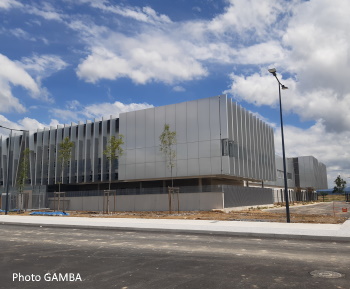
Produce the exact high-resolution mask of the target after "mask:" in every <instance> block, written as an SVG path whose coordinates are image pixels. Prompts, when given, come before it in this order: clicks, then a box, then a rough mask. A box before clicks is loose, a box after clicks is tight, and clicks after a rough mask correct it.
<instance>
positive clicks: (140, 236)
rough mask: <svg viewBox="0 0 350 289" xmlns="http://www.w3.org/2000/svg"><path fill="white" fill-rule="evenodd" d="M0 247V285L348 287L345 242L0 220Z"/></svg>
mask: <svg viewBox="0 0 350 289" xmlns="http://www.w3.org/2000/svg"><path fill="white" fill-rule="evenodd" d="M0 250H1V251H0V252H1V253H0V288H76V289H78V288H85V289H87V288H120V289H131V288H139V289H147V288H159V289H160V288H161V289H167V288H181V289H182V288H190V289H196V288H201V289H203V288H215V289H216V288H277V289H280V288H308V289H312V288H317V289H320V288H327V289H331V288H338V289H339V288H344V289H345V288H346V289H349V288H350V254H349V252H350V243H349V242H346V243H345V242H325V241H322V242H318V241H310V240H293V239H289V240H276V239H258V238H242V237H228V236H215V235H196V234H176V233H151V232H128V231H121V230H96V229H62V228H48V227H39V226H36V227H34V226H13V225H0ZM314 271H316V273H320V274H319V275H318V276H320V277H315V276H312V275H311V274H310V272H314ZM329 272H335V273H329ZM336 273H338V274H336ZM325 277H337V278H325ZM59 278H61V281H59ZM69 278H70V279H71V280H73V279H74V280H76V281H66V280H67V279H68V280H69ZM39 279H40V281H38V280H39ZM52 279H53V280H52ZM56 279H58V281H57V280H56ZM80 279H81V281H80ZM26 280H27V281H26ZM32 280H33V281H32ZM50 280H52V281H50Z"/></svg>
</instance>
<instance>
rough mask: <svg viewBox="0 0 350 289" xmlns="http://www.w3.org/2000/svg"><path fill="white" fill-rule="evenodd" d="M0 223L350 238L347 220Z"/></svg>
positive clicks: (35, 219) (18, 219) (2, 220)
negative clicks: (334, 222)
mask: <svg viewBox="0 0 350 289" xmlns="http://www.w3.org/2000/svg"><path fill="white" fill-rule="evenodd" d="M0 224H2V225H4V224H16V225H34V226H45V227H61V228H62V227H67V228H72V227H73V228H74V227H76V228H85V229H86V228H93V229H110V230H113V229H114V230H117V229H126V230H133V231H154V232H177V233H180V232H181V233H202V234H213V235H228V236H229V235H232V236H252V237H269V238H302V239H314V240H328V241H350V220H347V221H346V222H345V223H343V224H303V223H289V224H288V223H272V222H245V221H244V222H243V221H215V220H180V219H179V220H176V219H131V218H129V219H124V218H85V217H55V216H14V215H0Z"/></svg>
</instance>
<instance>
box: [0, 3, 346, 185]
mask: <svg viewBox="0 0 350 289" xmlns="http://www.w3.org/2000/svg"><path fill="white" fill-rule="evenodd" d="M349 11H350V1H348V0H332V1H329V0H310V1H302V0H290V1H289V0H264V1H261V0H177V1H171V0H133V1H131V0H119V1H117V0H114V1H112V0H55V1H54V0H51V1H50V0H26V1H20V0H0V23H1V25H0V104H1V105H0V125H3V126H7V127H11V128H17V129H29V130H36V129H37V128H43V127H48V126H50V125H53V126H54V125H57V124H63V123H71V122H75V123H77V122H79V121H85V120H86V119H89V120H93V119H94V118H97V119H100V118H101V117H103V116H106V117H108V116H109V115H115V116H118V113H119V112H123V111H130V110H135V109H142V108H146V107H151V106H160V105H165V104H171V103H178V102H182V101H188V100H193V99H198V98H204V97H210V96H215V95H219V94H222V93H227V94H228V95H229V96H230V97H233V98H234V99H235V100H236V101H238V102H239V103H240V104H241V105H242V106H243V107H245V108H247V109H249V110H250V111H252V112H254V113H256V114H257V115H258V116H259V117H260V118H261V119H263V120H264V121H266V122H268V123H269V124H270V125H272V126H273V127H275V138H276V151H277V154H280V155H281V140H280V139H281V138H280V127H279V106H278V85H277V82H276V79H274V77H273V76H272V75H271V74H269V73H268V71H267V69H268V68H271V67H276V69H277V71H278V77H279V79H280V80H281V82H282V83H283V84H284V85H286V86H288V87H289V89H288V90H284V91H283V92H282V98H283V109H284V122H285V140H286V154H287V156H289V157H293V156H302V155H313V156H315V157H316V158H318V159H319V160H320V161H322V162H324V163H325V164H326V165H327V168H328V180H329V185H330V186H333V180H334V179H335V177H336V176H337V175H338V174H340V175H341V176H342V177H343V178H344V179H347V178H348V176H350V172H349V169H350V163H349V140H350V113H349V111H350V78H349V77H350V29H349V27H350V17H349V16H348V12H349ZM0 134H2V135H7V134H8V132H7V131H0ZM347 181H349V182H350V180H347Z"/></svg>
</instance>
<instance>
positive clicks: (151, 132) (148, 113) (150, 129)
mask: <svg viewBox="0 0 350 289" xmlns="http://www.w3.org/2000/svg"><path fill="white" fill-rule="evenodd" d="M154 112H155V110H154V109H152V108H151V109H146V110H145V139H146V147H147V148H150V147H155V145H156V142H155V139H156V137H155V115H154ZM120 122H122V120H120Z"/></svg>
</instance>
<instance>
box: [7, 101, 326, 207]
mask: <svg viewBox="0 0 350 289" xmlns="http://www.w3.org/2000/svg"><path fill="white" fill-rule="evenodd" d="M165 124H168V125H169V126H170V130H172V131H175V132H176V137H177V143H176V145H175V146H174V148H173V149H174V150H175V151H176V162H175V166H174V168H173V170H170V169H169V168H168V167H167V162H166V158H165V156H164V154H162V152H161V151H160V149H159V146H160V140H159V136H160V135H161V133H162V131H163V129H164V125H165ZM119 135H122V136H123V139H124V145H123V150H124V153H123V155H122V156H120V158H119V159H118V160H117V161H115V162H114V163H113V164H112V168H111V170H112V174H111V183H112V189H113V190H117V195H122V196H123V197H122V196H120V197H119V196H118V198H119V199H122V198H129V199H128V200H126V199H125V202H126V203H128V202H129V205H125V206H124V207H123V206H121V204H120V203H121V202H120V201H119V203H118V206H119V207H118V209H119V210H129V209H136V208H138V207H137V206H136V205H135V204H134V205H130V202H131V201H130V198H131V196H133V197H132V198H134V199H135V196H136V195H137V196H139V199H140V198H145V195H150V194H153V195H154V196H155V195H158V194H160V195H162V196H160V198H163V199H164V196H166V192H167V187H168V186H169V185H170V183H171V182H170V181H171V180H172V179H173V180H174V185H175V186H176V187H180V192H181V193H184V194H181V199H182V203H184V201H183V200H186V202H185V204H182V208H184V207H186V206H187V207H188V208H190V209H191V208H192V209H193V208H199V209H209V208H220V207H227V206H237V205H261V204H268V203H272V202H273V199H272V194H271V190H270V189H264V188H259V189H257V188H244V186H245V185H246V184H247V183H249V182H255V183H261V184H264V183H272V182H275V180H276V172H277V174H278V173H279V172H278V171H276V162H275V149H274V135H273V129H272V128H271V127H270V126H269V125H267V124H266V123H264V122H263V121H262V120H260V119H259V118H257V117H256V116H255V115H254V114H252V113H251V112H249V111H247V110H245V109H244V108H242V107H241V106H240V105H238V104H237V103H235V102H233V101H232V100H231V99H230V98H228V97H227V96H226V95H220V96H216V97H211V98H205V99H199V100H194V101H189V102H184V103H179V104H172V105H166V106H161V107H155V108H148V109H144V110H139V111H132V112H126V113H121V114H120V115H119V118H116V117H112V116H111V117H110V118H108V119H103V120H101V121H99V120H95V121H93V122H91V121H86V123H79V124H75V123H72V124H71V125H65V126H58V127H51V128H48V129H43V130H38V131H37V132H30V133H29V134H25V135H24V136H23V135H16V136H13V137H12V138H11V141H10V142H9V138H6V139H2V140H1V141H0V167H1V171H0V185H1V189H2V207H4V199H5V197H6V194H7V192H8V194H9V195H10V196H11V200H12V199H13V198H12V197H14V198H15V197H16V195H18V192H17V191H18V190H17V188H16V183H17V181H16V180H17V175H18V169H19V167H20V165H19V164H20V162H21V153H22V152H23V150H24V148H29V151H30V154H29V163H30V169H29V173H28V176H29V178H28V181H27V186H26V192H28V194H27V195H26V198H27V199H30V201H28V202H29V203H30V204H31V206H32V207H38V206H39V207H43V206H48V205H50V206H51V205H52V204H50V203H48V200H52V198H54V196H55V195H54V192H57V191H58V190H59V188H58V183H61V186H60V187H61V190H63V191H65V192H66V197H67V200H68V202H67V203H70V204H67V206H68V207H69V206H70V207H69V208H71V209H72V208H73V207H74V206H73V203H75V202H76V200H78V199H77V198H78V197H79V198H83V197H85V199H86V198H88V197H91V199H90V202H89V205H86V206H85V208H88V209H89V210H91V209H96V208H97V209H101V205H100V203H101V201H100V199H98V198H100V196H101V191H102V192H103V191H104V190H106V189H108V183H109V176H110V174H109V170H110V167H109V161H108V160H107V159H106V156H105V155H104V150H105V148H106V145H107V143H108V140H109V139H110V137H111V136H119ZM66 137H68V138H69V139H70V141H72V142H73V143H74V146H73V149H72V157H71V160H70V162H69V165H68V167H67V168H66V169H64V171H63V174H62V172H61V166H60V165H59V160H58V148H59V146H60V143H61V142H62V141H63V139H64V138H66ZM9 143H10V147H9ZM9 160H10V161H9ZM303 161H304V159H301V160H300V161H299V159H298V164H299V163H302V162H303ZM299 172H303V171H302V170H301V169H300V170H299ZM61 175H63V179H62V180H61ZM7 180H8V183H9V185H10V186H9V187H8V189H7V188H6V183H7ZM298 180H299V181H300V182H301V183H303V182H305V180H304V179H303V176H301V175H300V174H299V175H298ZM314 180H315V182H317V181H319V179H318V178H317V177H315V179H314ZM4 185H5V186H4ZM200 193H207V195H201V194H200ZM190 194H194V195H193V197H189V196H190ZM208 194H209V195H208ZM140 195H142V196H140ZM93 197H94V198H95V199H93ZM187 197H188V199H186V198H187ZM191 198H192V199H191ZM205 198H207V201H206V202H203V200H204V199H205ZM15 199H16V198H15ZM22 199H23V197H22ZM91 200H93V201H91ZM22 202H23V201H22ZM28 202H27V203H28ZM79 202H81V201H79ZM96 202H99V204H98V205H96ZM132 202H136V201H135V200H134V201H132ZM142 202H143V203H145V202H146V203H147V202H148V201H145V199H142ZM154 202H158V201H154ZM160 202H163V203H164V200H162V201H160ZM191 202H193V203H195V202H197V205H193V206H190V205H189V203H191ZM10 203H11V206H10V207H15V206H16V204H15V203H13V202H12V201H11V202H10ZM17 203H18V198H17ZM163 203H162V204H161V205H159V206H156V207H155V208H156V209H162V208H164V204H163ZM165 203H166V201H165ZM200 203H201V204H202V207H201V205H199V204H200ZM203 203H206V205H205V206H203ZM214 203H215V205H213V204H214ZM103 205H104V201H103ZM27 206H29V205H28V204H27ZM97 209H96V210H97Z"/></svg>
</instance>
